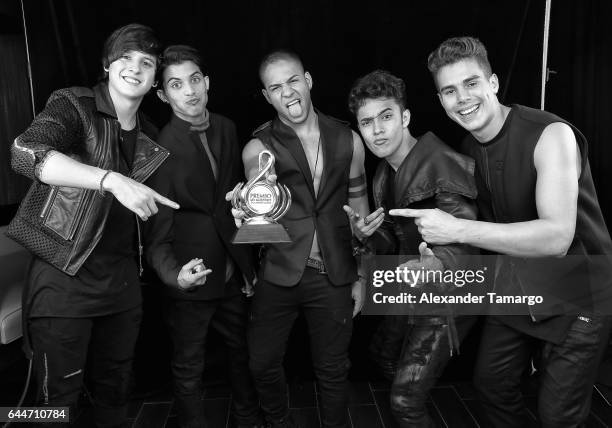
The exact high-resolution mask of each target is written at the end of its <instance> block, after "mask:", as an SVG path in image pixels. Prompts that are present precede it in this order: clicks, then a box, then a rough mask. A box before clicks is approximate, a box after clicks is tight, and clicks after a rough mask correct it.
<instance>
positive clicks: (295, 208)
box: [253, 112, 357, 287]
mask: <svg viewBox="0 0 612 428" xmlns="http://www.w3.org/2000/svg"><path fill="white" fill-rule="evenodd" d="M317 114H318V117H319V130H320V132H321V148H322V153H323V160H324V165H323V173H322V177H321V183H320V185H319V191H318V194H317V196H316V197H315V191H314V187H313V182H312V176H311V172H310V168H309V166H308V160H307V159H306V154H305V153H304V149H303V148H302V144H301V142H300V139H299V138H298V136H297V135H296V133H295V132H294V131H293V129H291V128H290V127H289V126H287V125H285V124H284V123H282V122H281V121H280V119H278V117H277V118H275V119H274V120H272V121H271V122H268V123H267V124H265V125H263V126H261V127H259V128H258V129H257V130H256V131H255V132H254V133H253V136H254V137H255V138H258V139H259V140H260V141H261V142H262V143H263V144H264V146H265V147H266V148H268V150H270V151H271V152H272V153H274V156H275V157H276V163H275V165H274V168H275V170H276V175H277V177H278V182H279V183H282V184H284V185H286V186H287V187H288V188H289V190H290V191H291V197H292V203H291V207H290V208H289V211H287V214H285V216H284V217H283V218H281V219H280V220H279V223H281V224H282V225H283V226H285V228H286V229H287V231H288V233H289V236H290V237H291V240H292V242H291V243H287V244H269V245H267V246H266V252H265V256H264V260H263V278H264V279H265V280H266V281H268V282H271V283H274V284H277V285H282V286H288V287H290V286H294V285H296V284H297V283H298V282H299V281H300V279H301V278H302V274H303V273H304V269H305V267H306V260H307V258H308V256H309V254H310V249H311V246H312V239H313V236H314V231H315V228H316V230H317V238H318V241H319V247H320V248H321V255H322V257H323V261H324V263H325V267H326V270H327V272H328V275H329V279H330V281H331V282H332V283H333V284H334V285H345V284H348V283H351V282H353V281H355V280H356V279H357V266H356V262H355V259H354V257H353V254H352V245H351V236H352V234H351V228H350V224H349V221H348V218H347V216H346V213H345V212H344V211H343V210H342V206H343V205H345V204H347V203H348V186H349V172H350V167H351V160H352V157H353V136H352V133H351V130H350V128H349V127H348V126H346V124H345V123H343V122H340V121H338V120H336V119H333V118H330V117H327V116H325V115H323V114H322V113H321V112H317Z"/></svg>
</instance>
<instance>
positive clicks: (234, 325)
mask: <svg viewBox="0 0 612 428" xmlns="http://www.w3.org/2000/svg"><path fill="white" fill-rule="evenodd" d="M205 286H206V285H204V287H205ZM164 312H165V318H166V321H167V323H168V326H169V329H170V335H171V337H172V342H173V345H174V346H173V348H174V350H173V353H172V363H171V365H172V375H173V379H174V396H175V405H176V410H177V417H178V422H179V426H181V427H194V428H201V427H205V426H207V425H206V422H205V415H204V409H203V403H202V373H203V372H204V356H205V344H206V336H207V334H208V330H209V328H211V327H212V328H214V329H215V330H216V331H218V332H219V333H220V334H221V336H222V337H223V340H224V341H225V344H226V345H227V347H228V348H229V352H228V354H229V371H230V372H229V378H230V383H231V387H232V398H233V400H232V405H233V409H232V411H233V415H234V418H235V422H236V424H237V425H247V426H248V425H254V424H255V423H256V422H257V421H258V418H259V403H258V400H257V394H256V392H255V388H254V386H253V381H252V378H251V374H250V372H249V366H248V351H247V342H246V329H247V318H248V301H247V298H246V297H245V296H244V295H243V294H242V293H239V294H236V295H234V296H232V297H227V298H224V299H215V300H208V301H190V300H169V301H168V302H167V303H166V305H165V308H164Z"/></svg>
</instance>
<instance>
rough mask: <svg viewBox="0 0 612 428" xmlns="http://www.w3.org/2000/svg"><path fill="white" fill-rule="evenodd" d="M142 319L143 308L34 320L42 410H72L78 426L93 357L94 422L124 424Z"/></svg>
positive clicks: (33, 339)
mask: <svg viewBox="0 0 612 428" xmlns="http://www.w3.org/2000/svg"><path fill="white" fill-rule="evenodd" d="M141 319H142V310H141V308H140V306H138V307H137V308H134V309H130V310H128V311H124V312H120V313H117V314H112V315H106V316H100V317H94V318H52V317H41V318H30V319H29V320H28V325H29V329H30V331H29V333H30V340H31V343H32V349H33V350H34V367H35V378H36V383H37V387H38V389H37V397H38V401H39V405H45V406H69V407H70V418H71V422H74V419H75V418H76V416H77V415H76V412H75V410H76V406H77V402H78V399H79V394H80V391H81V386H82V384H83V376H84V372H85V364H86V362H87V356H88V354H89V358H90V359H91V373H90V374H89V378H90V380H91V383H92V395H93V398H94V419H95V423H96V425H97V426H98V427H114V426H119V425H121V424H122V423H123V422H124V421H125V419H126V416H127V404H128V401H129V388H130V382H131V373H132V361H133V357H134V347H135V344H136V339H137V337H138V331H139V329H140V321H141Z"/></svg>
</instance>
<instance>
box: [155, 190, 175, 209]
mask: <svg viewBox="0 0 612 428" xmlns="http://www.w3.org/2000/svg"><path fill="white" fill-rule="evenodd" d="M153 199H155V200H156V201H157V202H159V203H160V204H162V205H166V206H167V207H170V208H174V209H175V210H178V209H179V208H180V207H181V206H180V205H179V204H177V203H176V202H174V201H171V200H170V199H168V198H166V197H165V196H162V195H160V194H159V193H155V194H153Z"/></svg>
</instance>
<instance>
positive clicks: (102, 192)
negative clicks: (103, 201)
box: [98, 169, 113, 196]
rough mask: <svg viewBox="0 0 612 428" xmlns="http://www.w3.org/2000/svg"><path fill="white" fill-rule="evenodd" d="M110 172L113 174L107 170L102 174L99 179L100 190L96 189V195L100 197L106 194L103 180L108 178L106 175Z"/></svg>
mask: <svg viewBox="0 0 612 428" xmlns="http://www.w3.org/2000/svg"><path fill="white" fill-rule="evenodd" d="M111 172H113V171H112V170H110V169H108V170H106V172H105V173H104V175H103V176H102V178H101V179H100V188H99V189H98V193H100V195H102V196H104V195H105V194H106V191H105V190H104V187H103V185H104V180H105V179H106V177H108V174H110V173H111Z"/></svg>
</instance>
